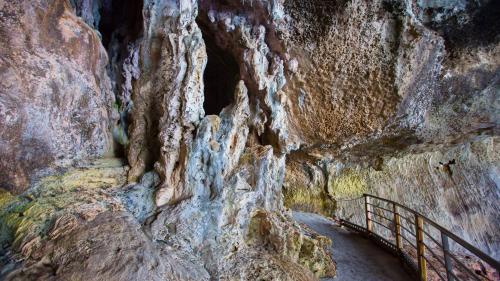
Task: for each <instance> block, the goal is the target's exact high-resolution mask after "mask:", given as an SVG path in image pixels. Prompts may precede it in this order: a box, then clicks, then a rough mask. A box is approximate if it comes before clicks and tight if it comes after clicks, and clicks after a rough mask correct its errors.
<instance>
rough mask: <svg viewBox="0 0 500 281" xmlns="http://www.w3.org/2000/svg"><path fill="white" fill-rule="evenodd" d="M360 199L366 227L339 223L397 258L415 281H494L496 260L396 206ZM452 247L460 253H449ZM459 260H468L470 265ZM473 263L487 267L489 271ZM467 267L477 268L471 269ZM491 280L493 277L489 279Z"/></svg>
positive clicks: (366, 196) (497, 267)
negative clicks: (412, 275)
mask: <svg viewBox="0 0 500 281" xmlns="http://www.w3.org/2000/svg"><path fill="white" fill-rule="evenodd" d="M363 197H364V207H365V218H364V219H365V221H366V223H365V224H366V225H365V226H364V227H363V226H361V225H358V224H355V223H353V222H350V221H348V220H344V219H340V223H341V224H342V225H343V226H345V227H348V228H350V229H353V230H355V231H358V232H361V233H363V234H365V235H367V236H368V237H370V238H371V239H372V240H373V241H374V242H376V243H377V244H379V245H380V246H382V247H384V248H386V249H387V250H389V251H391V252H392V253H393V254H395V255H396V256H398V257H399V258H400V259H401V260H402V262H403V263H404V264H405V265H406V266H407V268H409V269H410V270H411V271H412V272H413V273H415V275H416V276H415V277H417V279H418V280H421V281H427V280H443V281H452V280H453V281H459V280H478V281H483V280H492V281H497V280H498V279H497V278H498V273H499V272H500V265H499V262H498V261H497V260H495V259H493V258H492V257H490V256H488V255H487V254H485V253H483V252H482V251H480V250H479V249H477V248H476V247H474V246H472V245H471V244H469V243H468V242H466V241H464V240H463V239H461V238H460V237H458V236H456V235H455V234H453V233H451V232H450V231H448V230H447V229H445V228H444V227H442V226H440V225H439V224H437V223H436V222H434V221H432V220H430V219H429V218H427V217H426V216H424V215H422V214H420V213H418V212H416V211H414V210H412V209H410V208H408V207H406V206H403V205H401V204H399V203H397V202H394V201H391V200H388V199H384V198H380V197H377V196H373V195H370V194H363ZM452 246H453V248H454V249H457V250H458V249H460V248H461V251H453V250H452ZM457 252H460V253H470V254H466V255H465V254H462V255H459V254H457ZM470 256H475V257H476V258H475V259H474V258H471V257H470ZM463 257H469V260H470V264H467V262H466V261H464V258H463ZM476 261H477V262H478V263H484V264H487V265H488V266H489V271H488V269H487V268H486V267H485V266H484V264H478V263H477V262H476ZM471 264H472V265H474V264H476V265H477V266H479V267H480V268H479V269H478V268H476V269H474V268H471ZM495 271H496V272H495ZM491 276H496V277H493V279H492V277H491Z"/></svg>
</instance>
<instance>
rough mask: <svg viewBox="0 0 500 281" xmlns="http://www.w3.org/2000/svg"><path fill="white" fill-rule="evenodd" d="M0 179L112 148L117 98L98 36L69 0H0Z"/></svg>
mask: <svg viewBox="0 0 500 281" xmlns="http://www.w3.org/2000/svg"><path fill="white" fill-rule="evenodd" d="M0 13H1V16H0V34H1V38H2V39H1V41H0V57H1V59H0V135H1V137H0V185H1V186H2V187H4V188H7V189H9V190H12V191H15V192H21V191H23V190H25V189H26V188H27V187H28V186H29V184H30V182H31V180H32V179H33V178H34V177H36V175H37V174H38V173H40V172H43V171H47V170H49V169H50V168H53V167H55V166H67V165H68V164H71V163H72V162H74V161H78V160H82V159H88V158H95V157H101V156H103V155H105V154H106V153H108V152H110V151H111V150H112V141H111V137H110V136H111V134H110V130H109V124H110V119H111V106H112V103H113V99H114V98H113V96H112V94H111V93H110V91H109V88H110V85H109V79H108V78H107V75H106V73H105V65H106V64H107V59H108V58H107V55H106V52H105V50H104V48H103V47H102V45H101V43H100V39H99V37H98V35H97V34H96V33H95V32H94V30H93V29H91V28H90V27H89V26H87V25H86V24H85V23H84V22H83V21H82V20H81V19H80V18H78V17H76V16H75V15H74V14H73V12H72V8H71V7H70V6H69V4H68V2H67V1H64V0H57V1H44V0H40V1H7V2H6V1H2V3H0Z"/></svg>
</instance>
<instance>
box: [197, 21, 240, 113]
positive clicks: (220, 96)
mask: <svg viewBox="0 0 500 281" xmlns="http://www.w3.org/2000/svg"><path fill="white" fill-rule="evenodd" d="M197 23H198V26H199V27H200V29H201V32H202V36H203V40H204V41H205V45H206V49H207V57H208V61H207V66H206V68H205V72H204V73H203V83H204V84H205V101H204V103H203V109H204V110H205V115H218V114H219V113H220V112H221V111H222V109H223V108H224V107H226V106H228V105H230V104H231V103H232V102H233V98H234V97H233V96H234V90H235V89H236V85H237V84H238V81H239V80H240V68H239V65H238V62H236V60H235V59H234V57H233V55H232V54H231V53H230V52H229V51H226V50H223V49H222V48H220V47H219V46H217V43H216V42H215V38H214V36H213V34H212V33H211V32H210V30H209V29H208V27H206V26H205V25H204V24H203V23H202V22H201V21H200V20H197Z"/></svg>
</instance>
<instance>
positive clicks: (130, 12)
mask: <svg viewBox="0 0 500 281" xmlns="http://www.w3.org/2000/svg"><path fill="white" fill-rule="evenodd" d="M142 6H143V1H142V0H104V1H103V3H102V6H101V9H100V15H101V20H100V21H99V32H100V33H101V35H102V43H103V45H104V47H105V48H106V49H108V50H109V47H110V43H112V42H111V41H112V39H113V36H115V37H116V38H115V39H116V40H118V43H119V44H120V45H125V46H126V45H127V44H128V43H129V42H133V41H135V40H136V39H137V38H139V36H140V34H141V32H142V25H143V19H142Z"/></svg>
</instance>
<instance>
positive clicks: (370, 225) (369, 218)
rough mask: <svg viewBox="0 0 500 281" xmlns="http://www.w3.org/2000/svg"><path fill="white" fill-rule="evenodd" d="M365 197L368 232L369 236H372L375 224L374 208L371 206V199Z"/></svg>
mask: <svg viewBox="0 0 500 281" xmlns="http://www.w3.org/2000/svg"><path fill="white" fill-rule="evenodd" d="M364 196H365V214H366V230H367V231H368V234H370V233H371V232H372V230H373V223H372V213H371V211H372V206H371V205H370V202H371V200H370V197H369V196H368V195H366V194H365V195H364Z"/></svg>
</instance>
